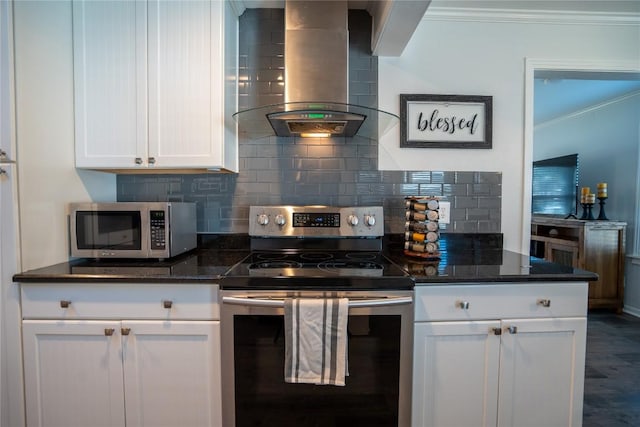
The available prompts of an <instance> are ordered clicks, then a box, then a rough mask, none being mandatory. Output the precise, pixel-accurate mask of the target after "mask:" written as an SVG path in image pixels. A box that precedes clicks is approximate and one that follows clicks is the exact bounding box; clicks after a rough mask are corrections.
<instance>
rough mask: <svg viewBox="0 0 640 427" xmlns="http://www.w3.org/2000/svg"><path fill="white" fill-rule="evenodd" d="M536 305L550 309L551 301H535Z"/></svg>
mask: <svg viewBox="0 0 640 427" xmlns="http://www.w3.org/2000/svg"><path fill="white" fill-rule="evenodd" d="M536 304H538V305H541V306H543V307H551V300H550V299H539V300H538V301H536Z"/></svg>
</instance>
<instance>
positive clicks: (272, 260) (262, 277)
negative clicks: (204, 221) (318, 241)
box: [222, 251, 413, 290]
mask: <svg viewBox="0 0 640 427" xmlns="http://www.w3.org/2000/svg"><path fill="white" fill-rule="evenodd" d="M222 287H223V289H225V288H226V289H247V288H249V289H265V288H272V289H293V288H304V289H309V288H316V287H323V288H330V289H349V290H368V289H388V290H389V289H411V288H412V287H413V281H412V279H411V278H410V277H409V275H408V274H407V273H406V272H405V271H404V270H403V269H401V268H400V267H398V266H397V265H396V264H394V263H392V262H391V261H389V260H388V259H387V258H385V257H384V256H383V255H382V254H381V253H380V252H366V251H353V252H350V251H332V252H324V251H303V252H283V251H271V252H270V251H264V252H253V253H251V254H250V255H249V256H248V257H246V258H245V259H244V260H242V261H241V262H240V263H238V264H236V265H235V266H234V267H232V268H231V269H230V270H229V271H228V272H227V273H226V274H225V277H224V280H223V281H222Z"/></svg>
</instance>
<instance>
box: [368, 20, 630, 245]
mask: <svg viewBox="0 0 640 427" xmlns="http://www.w3.org/2000/svg"><path fill="white" fill-rule="evenodd" d="M494 16H495V15H494ZM531 16H533V17H534V19H531ZM499 17H500V18H499V19H496V18H494V17H487V16H474V15H473V14H458V15H446V14H445V13H439V12H438V11H437V10H431V9H429V10H427V13H426V15H425V18H424V19H423V21H422V22H421V24H420V25H419V27H418V29H417V30H416V33H415V34H414V36H413V38H412V39H411V41H410V42H409V44H408V45H407V47H406V49H405V51H404V53H403V55H402V56H401V57H399V58H383V57H381V58H379V71H378V73H379V74H378V85H379V107H380V108H381V109H383V110H388V111H391V112H396V113H398V112H399V95H398V94H401V93H409V94H459V95H491V96H493V148H492V149H491V150H451V149H406V148H404V149H400V148H399V129H398V130H397V132H390V133H389V134H388V135H386V136H385V137H384V138H382V139H381V141H380V144H379V150H380V158H379V164H380V168H381V169H391V170H458V171H460V170H473V171H497V172H501V173H502V232H503V233H504V245H505V248H506V249H509V250H514V251H518V252H520V251H522V248H523V247H528V243H527V241H528V238H529V236H528V235H524V233H523V230H524V229H526V227H524V225H526V224H527V223H528V222H529V221H530V214H529V212H528V211H527V212H525V211H524V209H523V200H524V199H523V198H524V197H525V196H524V195H525V194H528V193H527V192H526V191H525V188H528V187H530V185H531V183H530V181H531V177H530V175H528V174H527V175H525V168H524V159H525V154H526V153H525V151H526V147H525V136H524V125H525V59H526V58H543V59H548V60H571V59H574V60H578V61H596V62H603V61H604V62H606V61H635V62H637V63H640V49H638V41H639V40H640V23H638V22H637V19H636V22H635V24H634V25H629V21H625V22H621V21H619V20H613V19H611V20H606V21H599V20H598V19H595V18H594V17H593V16H589V17H588V18H589V19H582V18H585V17H584V16H582V15H576V16H575V17H573V16H568V15H566V16H562V17H561V18H558V17H557V16H545V15H540V16H539V19H538V18H536V15H535V14H533V15H531V14H529V16H528V17H524V16H520V15H514V14H509V13H502V14H500V15H499ZM573 18H578V19H573ZM623 24H624V25H623Z"/></svg>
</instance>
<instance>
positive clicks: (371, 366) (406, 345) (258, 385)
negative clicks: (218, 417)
mask: <svg viewBox="0 0 640 427" xmlns="http://www.w3.org/2000/svg"><path fill="white" fill-rule="evenodd" d="M313 297H320V298H322V297H324V298H348V299H349V321H348V323H349V326H348V328H349V335H348V344H347V345H348V372H349V376H348V377H347V378H346V385H345V386H344V387H337V386H330V385H312V384H290V383H285V381H284V358H285V354H284V353H285V350H284V308H283V306H284V299H285V298H313ZM222 302H223V304H222V321H221V324H222V387H223V388H222V389H223V390H224V393H223V397H222V399H223V425H224V426H227V427H231V426H236V427H245V426H255V425H295V426H297V427H304V426H317V425H331V426H342V425H345V426H350V427H352V426H359V425H363V426H364V425H366V426H372V427H375V426H384V427H398V426H400V427H408V426H409V425H410V411H411V371H412V362H411V361H412V352H413V292H412V291H389V292H386V291H375V292H365V291H362V292H321V291H317V292H316V291H304V292H298V291H296V292H289V291H267V292H265V291H244V292H242V291H230V290H229V291H222Z"/></svg>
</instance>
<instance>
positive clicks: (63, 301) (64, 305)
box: [60, 300, 71, 308]
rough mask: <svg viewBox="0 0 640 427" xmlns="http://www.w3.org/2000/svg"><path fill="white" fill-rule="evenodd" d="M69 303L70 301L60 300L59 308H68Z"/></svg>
mask: <svg viewBox="0 0 640 427" xmlns="http://www.w3.org/2000/svg"><path fill="white" fill-rule="evenodd" d="M70 305H71V301H69V300H62V301H60V308H69V306H70Z"/></svg>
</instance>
